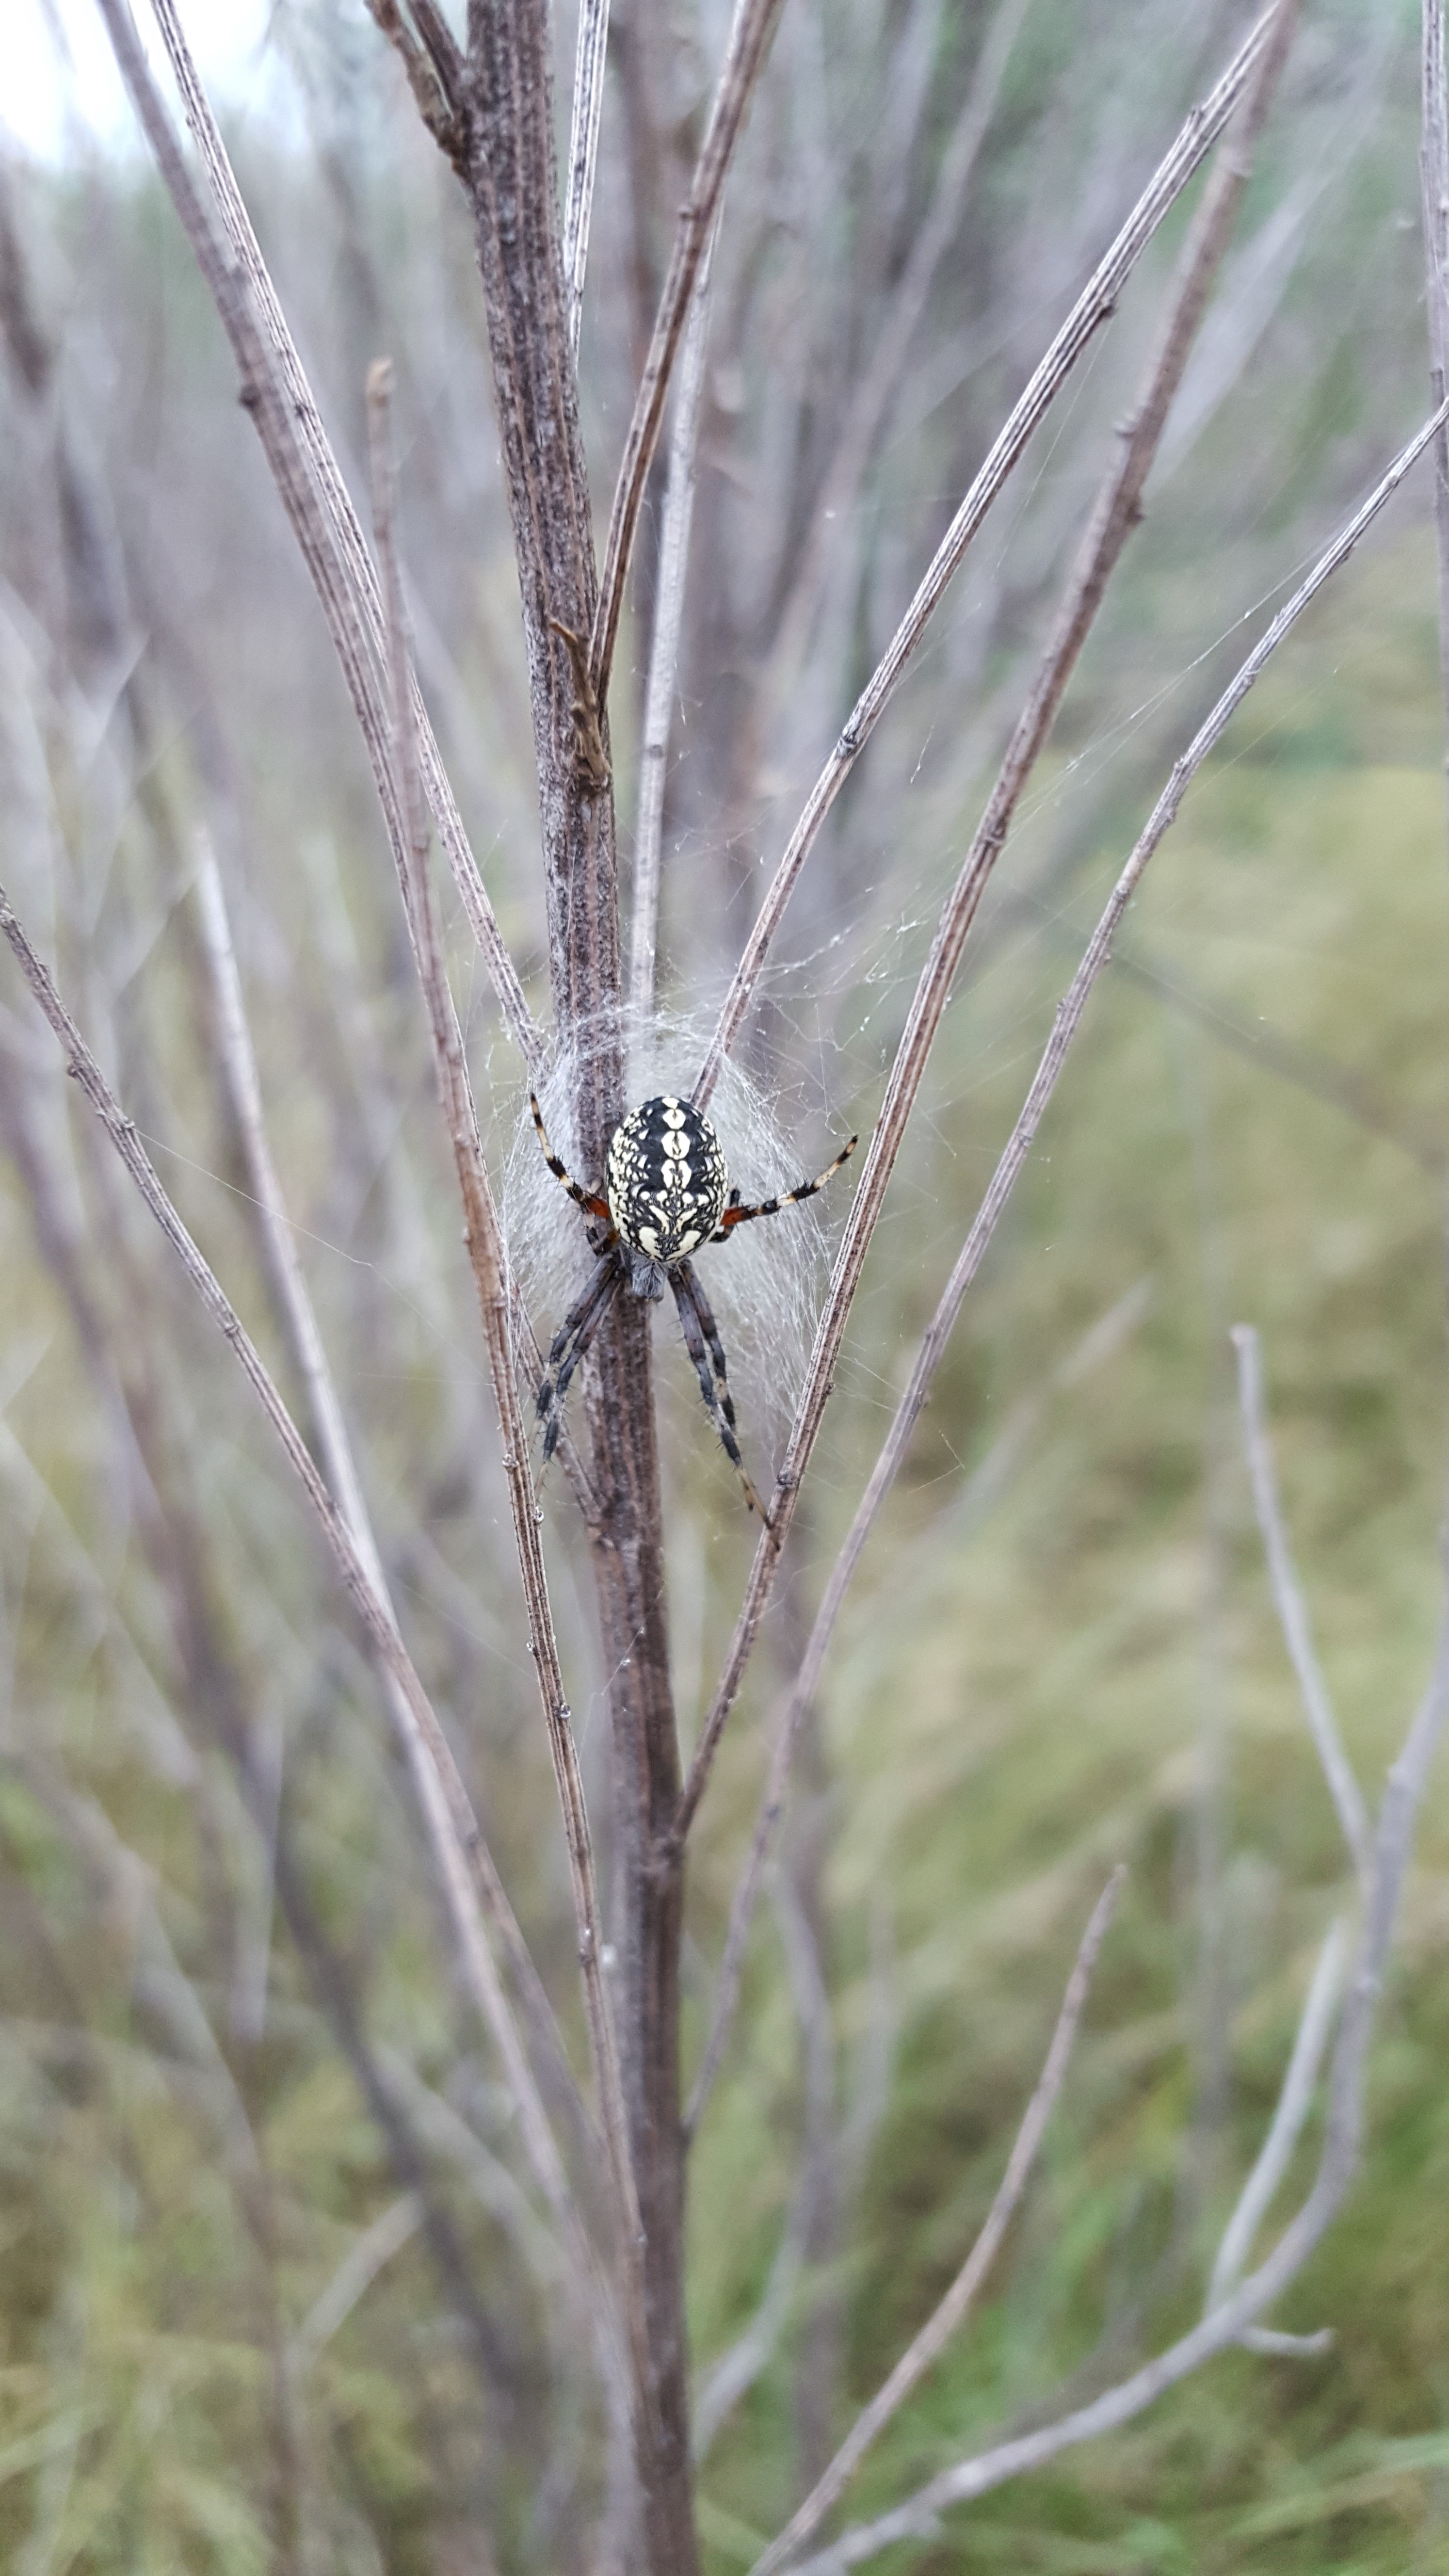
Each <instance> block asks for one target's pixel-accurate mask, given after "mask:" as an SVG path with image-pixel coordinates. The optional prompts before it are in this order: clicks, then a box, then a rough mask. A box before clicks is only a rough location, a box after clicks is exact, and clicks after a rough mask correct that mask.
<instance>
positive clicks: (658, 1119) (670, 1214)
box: [604, 1092, 729, 1294]
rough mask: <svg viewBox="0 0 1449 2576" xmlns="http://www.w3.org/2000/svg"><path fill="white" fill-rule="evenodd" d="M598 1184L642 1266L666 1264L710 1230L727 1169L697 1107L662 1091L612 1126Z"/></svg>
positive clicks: (725, 1188)
mask: <svg viewBox="0 0 1449 2576" xmlns="http://www.w3.org/2000/svg"><path fill="white" fill-rule="evenodd" d="M604 1189H605V1194H606V1196H607V1198H608V1202H609V1214H610V1216H611V1217H612V1218H613V1220H614V1224H615V1226H616V1227H617V1228H618V1232H619V1238H620V1241H621V1242H622V1243H623V1244H624V1245H625V1246H626V1247H627V1249H628V1250H629V1251H630V1252H633V1253H641V1254H642V1255H643V1257H644V1262H645V1264H647V1265H650V1266H654V1265H657V1266H658V1267H660V1268H661V1269H668V1268H669V1267H670V1266H671V1265H672V1264H673V1263H674V1262H676V1261H684V1260H687V1259H688V1257H689V1255H690V1253H691V1252H697V1251H698V1249H699V1247H700V1245H701V1244H702V1243H707V1242H708V1240H709V1238H710V1236H711V1235H712V1234H713V1233H714V1230H715V1228H716V1226H717V1225H718V1224H719V1221H720V1218H721V1217H722V1216H723V1214H724V1209H725V1200H726V1198H727V1196H728V1192H729V1173H728V1171H727V1170H726V1168H725V1158H724V1154H723V1151H722V1149H721V1146H720V1141H719V1138H718V1136H717V1135H716V1134H715V1131H714V1129H713V1127H712V1126H711V1125H710V1123H709V1120H708V1119H707V1118H706V1117H705V1116H704V1114H703V1112H702V1111H700V1110H698V1109H696V1108H695V1107H694V1105H693V1103H692V1102H691V1101H688V1100H676V1099H675V1098H674V1097H673V1095H672V1094H671V1093H668V1092H666V1093H665V1094H664V1096H663V1097H662V1098H661V1099H659V1100H646V1101H645V1103H644V1105H643V1107H642V1109H631V1110H630V1112H629V1115H628V1117H627V1118H626V1119H625V1121H624V1123H623V1125H622V1127H618V1128H616V1129H615V1131H614V1139H613V1142H612V1144H611V1145H610V1147H609V1159H608V1165H607V1169H606V1172H605V1179H604ZM662 1286H663V1282H662V1280H661V1282H660V1287H661V1288H662ZM636 1293H638V1291H637V1290H636ZM643 1293H645V1294H649V1293H651V1292H650V1291H649V1290H645V1291H644V1292H643ZM653 1293H657V1291H656V1292H653Z"/></svg>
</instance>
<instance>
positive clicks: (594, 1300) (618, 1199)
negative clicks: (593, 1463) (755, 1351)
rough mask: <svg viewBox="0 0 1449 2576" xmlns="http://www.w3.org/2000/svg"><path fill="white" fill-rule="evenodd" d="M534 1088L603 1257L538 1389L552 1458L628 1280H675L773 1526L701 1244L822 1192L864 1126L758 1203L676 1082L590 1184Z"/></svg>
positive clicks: (643, 1291) (725, 1422)
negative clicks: (814, 1168) (744, 1431)
mask: <svg viewBox="0 0 1449 2576" xmlns="http://www.w3.org/2000/svg"><path fill="white" fill-rule="evenodd" d="M528 1098H529V1106H530V1107H531V1109H532V1111H533V1123H534V1125H535V1127H536V1128H537V1129H538V1141H539V1143H540V1145H541V1146H542V1147H543V1158H544V1161H545V1162H546V1163H547V1165H548V1168H549V1170H550V1171H551V1172H552V1174H553V1176H554V1178H555V1180H557V1181H562V1183H563V1185H564V1188H565V1189H566V1190H567V1191H568V1194H569V1197H570V1198H571V1199H574V1200H575V1201H576V1202H577V1204H578V1205H579V1206H580V1207H581V1208H582V1209H583V1211H584V1214H585V1215H586V1216H589V1217H592V1218H593V1219H594V1220H595V1222H594V1224H593V1225H592V1226H591V1227H590V1229H589V1241H590V1242H591V1244H592V1245H593V1248H594V1251H595V1252H596V1253H597V1255H598V1256H599V1267H598V1269H597V1271H596V1272H595V1274H594V1276H593V1278H592V1279H591V1280H590V1282H589V1285H588V1287H587V1288H586V1289H585V1290H584V1293H583V1295H582V1297H580V1298H579V1300H578V1302H577V1304H576V1305H573V1306H571V1307H570V1308H569V1311H568V1313H567V1314H566V1315H565V1317H564V1319H563V1322H562V1323H561V1324H560V1326H559V1329H558V1331H557V1332H556V1333H555V1335H554V1338H553V1345H552V1348H551V1349H550V1351H549V1355H548V1368H547V1371H546V1373H545V1376H544V1379H543V1382H542V1384H541V1386H540V1387H539V1390H538V1398H537V1405H538V1418H539V1420H540V1422H542V1423H544V1424H545V1425H546V1426H547V1427H546V1429H545V1431H544V1435H543V1460H544V1465H545V1466H547V1464H548V1461H549V1459H550V1458H551V1457H552V1456H553V1453H554V1449H555V1447H556V1446H557V1443H558V1435H559V1429H560V1425H561V1422H562V1418H563V1402H564V1397H565V1395H566V1394H567V1393H568V1385H569V1380H570V1378H571V1377H572V1376H573V1373H574V1371H575V1369H576V1368H577V1367H578V1365H579V1362H580V1360H581V1359H582V1358H583V1357H584V1355H585V1353H586V1351H587V1350H588V1348H589V1345H590V1343H591V1342H592V1341H593V1338H594V1335H595V1334H596V1333H597V1331H598V1329H599V1326H600V1324H601V1323H602V1322H603V1320H604V1317H605V1315H606V1314H607V1313H608V1311H609V1308H610V1306H611V1305H612V1303H613V1301H614V1298H615V1296H616V1295H617V1294H618V1291H619V1289H620V1288H622V1287H627V1289H628V1290H629V1292H630V1294H631V1296H635V1297H647V1298H649V1299H651V1300H654V1299H657V1298H660V1297H662V1296H663V1294H664V1286H665V1282H666V1280H667V1281H668V1283H669V1286H670V1287H671V1288H672V1289H673V1291H674V1302H675V1305H676V1306H677V1307H678V1309H679V1321H680V1326H681V1329H682V1331H683V1334H684V1342H685V1348H686V1349H687V1351H688V1353H689V1356H690V1358H691V1359H692V1360H693V1362H694V1367H695V1374H696V1376H697V1377H698V1379H699V1387H700V1393H701V1394H702V1396H703V1397H704V1401H705V1405H706V1407H707V1409H708V1411H709V1414H710V1418H711V1420H712V1421H713V1423H714V1426H715V1429H716V1430H717V1431H718V1433H719V1436H720V1439H721V1441H722V1443H723V1445H724V1451H725V1455H726V1457H727V1458H728V1459H729V1460H730V1461H731V1463H732V1465H733V1466H734V1467H735V1468H736V1470H737V1471H738V1474H739V1479H740V1482H741V1484H742V1485H743V1486H744V1489H745V1497H746V1500H747V1501H748V1503H749V1505H750V1509H751V1510H752V1511H756V1512H758V1513H759V1516H760V1518H761V1520H762V1521H764V1522H765V1524H766V1526H767V1527H768V1525H769V1519H770V1515H769V1513H768V1512H767V1511H766V1509H765V1506H764V1504H763V1503H762V1502H761V1500H760V1497H759V1495H758V1494H757V1493H756V1491H755V1489H754V1486H753V1485H752V1484H751V1482H750V1480H749V1477H748V1475H747V1474H746V1472H745V1462H744V1460H743V1458H742V1457H741V1456H740V1444H739V1438H738V1426H737V1425H736V1422H735V1408H734V1404H733V1402H732V1400H731V1397H730V1391H729V1383H728V1380H727V1378H726V1375H725V1355H724V1344H723V1343H722V1342H721V1340H720V1337H719V1327H718V1325H717V1324H716V1322H715V1320H714V1316H713V1314H712V1313H711V1311H710V1306H709V1300H708V1299H707V1297H706V1296H705V1293H704V1290H703V1289H702V1288H701V1286H700V1284H699V1281H698V1279H697V1277H696V1276H695V1270H694V1264H693V1262H692V1261H691V1259H690V1254H691V1253H693V1252H697V1251H698V1250H699V1247H700V1245H701V1244H703V1243H728V1241H729V1238H730V1236H731V1234H732V1233H733V1231H734V1229H735V1227H736V1226H737V1225H748V1224H749V1223H750V1221H751V1219H752V1218H754V1217H757V1216H778V1214H779V1212H780V1210H781V1208H787V1207H794V1206H795V1205H796V1204H797V1203H798V1201H799V1200H801V1199H809V1198H813V1197H814V1195H815V1193H816V1191H817V1190H819V1189H823V1188H824V1186H825V1183H826V1182H827V1181H828V1180H829V1178H830V1176H831V1173H832V1172H838V1171H839V1169H840V1166H841V1164H842V1163H843V1162H845V1161H846V1160H847V1158H848V1157H849V1156H850V1155H851V1154H853V1153H854V1151H855V1148H856V1144H857V1141H858V1140H857V1138H856V1137H854V1136H852V1137H851V1140H850V1142H849V1144H848V1145H846V1146H843V1147H842V1149H841V1151H840V1152H839V1153H838V1154H837V1155H836V1157H835V1160H834V1162H833V1163H827V1164H826V1166H825V1169H824V1171H823V1172H818V1173H817V1174H816V1176H815V1178H814V1180H813V1181H801V1182H800V1183H799V1184H798V1186H797V1187H796V1188H795V1189H793V1190H787V1191H785V1193H784V1195H783V1196H782V1197H780V1198H777V1199H761V1200H760V1202H759V1204H758V1206H756V1207H742V1206H741V1205H740V1194H739V1191H738V1190H737V1189H732V1188H731V1187H730V1176H729V1172H728V1170H727V1169H726V1166H725V1158H724V1149H723V1147H722V1146H721V1144H720V1141H719V1138H718V1136H717V1135H716V1133H715V1130H714V1128H713V1127H712V1125H711V1124H710V1121H709V1120H708V1119H707V1118H706V1116H705V1114H704V1112H703V1110H702V1109H696V1108H695V1106H694V1103H693V1101H692V1100H677V1099H676V1098H675V1097H674V1095H673V1093H672V1092H665V1093H663V1094H662V1095H661V1097H660V1098H659V1099H658V1100H646V1101H645V1102H644V1104H643V1107H642V1108H640V1109H631V1110H630V1112H629V1115H628V1117H627V1118H626V1119H625V1120H624V1122H623V1124H622V1126H620V1127H616V1128H615V1130H614V1135H613V1140H612V1142H611V1144H610V1146H609V1151H608V1155H607V1158H606V1161H605V1167H604V1189H603V1193H602V1194H600V1193H599V1192H597V1191H591V1190H585V1189H581V1188H580V1187H579V1184H578V1182H577V1181H576V1180H575V1179H574V1178H573V1176H572V1174H571V1173H570V1172H568V1171H567V1170H566V1169H565V1167H564V1165H563V1164H562V1163H561V1162H560V1161H559V1158H558V1156H557V1154H556V1153H555V1152H554V1150H553V1147H552V1145H551V1144H550V1143H549V1141H548V1131H547V1129H546V1128H545V1126H544V1123H543V1112H542V1110H541V1109H540V1108H539V1105H538V1102H537V1100H536V1099H535V1097H534V1095H533V1093H532V1092H530V1093H529V1095H528Z"/></svg>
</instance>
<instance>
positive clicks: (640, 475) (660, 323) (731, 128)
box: [589, 0, 782, 706]
mask: <svg viewBox="0 0 1449 2576" xmlns="http://www.w3.org/2000/svg"><path fill="white" fill-rule="evenodd" d="M781 6H782V0H736V7H735V14H734V19H733V22H732V24H731V27H730V33H729V43H728V45H727V46H726V48H725V58H724V61H723V63H722V64H721V66H720V74H719V79H718V80H717V81H716V83H715V89H714V96H713V98H712V99H711V100H710V107H709V121H708V123H707V125H706V127H705V133H704V141H703V143H702V144H701V145H700V150H699V159H698V161H697V162H696V164H695V169H694V177H693V179H692V180H691V182H690V188H689V195H688V196H687V197H686V199H685V201H684V204H683V205H682V206H681V208H680V210H679V222H678V225H677V227H676V230H675V235H674V248H673V250H672V252H671V254H670V260H669V268H668V272H667V274H666V276H665V280H664V287H663V292H662V293H661V295H660V298H659V311H658V315H657V316H656V319H655V323H654V336H653V338H652V340H651V341H650V344H649V355H648V357H647V358H646V359H645V361H644V373H643V375H642V377H641V378H640V382H639V391H638V394H637V395H636V397H635V401H634V417H633V419H632V420H631V421H630V423H629V435H628V437H627V438H626V440H625V442H624V454H623V457H622V459H621V461H620V465H619V479H618V482H617V483H616V484H615V486H614V501H613V507H612V509H611V511H610V513H609V536H608V542H607V544H606V546H605V549H604V569H603V572H602V574H601V576H600V582H599V603H598V608H597V610H596V612H595V616H594V631H593V635H592V638H591V640H590V646H589V670H590V677H591V682H592V687H593V694H594V699H595V703H596V704H597V705H599V706H602V705H603V704H604V701H605V699H606V697H607V695H608V688H609V673H610V671H611V669H612V667H613V661H614V645H615V641H616V639H617V637H618V632H619V619H620V617H621V615H622V614H623V608H624V585H625V583H626V581H627V580H628V577H629V558H630V556H631V554H632V552H633V548H634V531H635V529H636V527H637V525H638V521H639V510H640V506H641V504H642V502H643V499H644V486H645V483H646V482H647V480H648V477H649V468H650V466H651V465H652V463H653V461H654V450H655V448H656V446H657V445H658V442H659V430H660V425H661V423H662V421H663V418H664V402H665V396H666V395H667V393H668V391H669V379H670V376H671V374H672V372H673V368H674V361H675V356H676V354H677V352H678V348H679V342H680V337H681V335H682V333H683V330H684V325H685V321H686V318H687V316H688V313H689V307H690V303H691V300H692V298H693V295H694V283H695V279H696V277H697V275H698V273H699V267H700V262H701V260H702V259H703V257H704V250H705V244H706V242H707V241H708V239H709V236H710V233H711V231H712V230H713V227H714V219H715V215H716V213H717V211H718V208H719V201H720V194H721V191H722V190H723V187H724V183H725V178H726V175H727V173H728V171H729V166H730V162H731V159H732V158H733V155H734V148H735V145H736V143H737V142H738V140H739V135H740V129H741V127H742V125H743V124H744V120H745V110H746V109H747V107H748V106H749V103H750V99H751V97H752V95H753V92H754V88H755V83H756V82H757V80H758V79H759V76H760V72H761V69H762V67H763V65H764V60H765V56H766V54H767V52H768V51H769V45H770V38H771V37H772V35H773V34H774V32H775V21H776V19H777V18H778V16H779V14H780V9H781Z"/></svg>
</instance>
